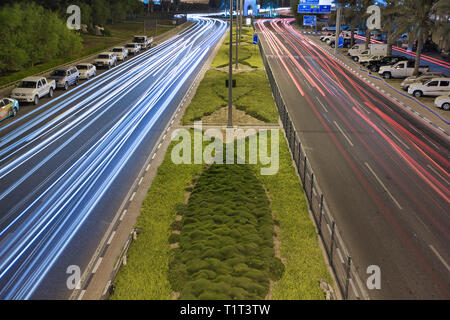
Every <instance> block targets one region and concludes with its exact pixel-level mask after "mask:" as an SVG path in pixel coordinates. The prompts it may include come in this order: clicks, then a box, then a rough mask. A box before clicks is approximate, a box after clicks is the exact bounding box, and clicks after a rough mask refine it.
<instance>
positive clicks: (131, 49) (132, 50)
mask: <svg viewBox="0 0 450 320" xmlns="http://www.w3.org/2000/svg"><path fill="white" fill-rule="evenodd" d="M125 48H127V50H128V53H129V54H133V55H135V54H137V53H139V51H141V46H140V45H139V44H137V43H127V44H126V45H125Z"/></svg>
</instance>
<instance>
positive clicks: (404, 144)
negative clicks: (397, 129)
mask: <svg viewBox="0 0 450 320" xmlns="http://www.w3.org/2000/svg"><path fill="white" fill-rule="evenodd" d="M385 129H386V130H387V131H388V132H389V133H390V134H391V135H392V136H393V137H394V138H395V139H397V140H398V142H400V143H401V144H402V145H403V146H404V147H405V148H406V149H408V150H409V147H408V145H407V144H406V143H404V142H403V141H402V140H400V138H399V137H397V136H396V135H395V134H394V133H393V132H392V131H391V130H389V129H388V128H385Z"/></svg>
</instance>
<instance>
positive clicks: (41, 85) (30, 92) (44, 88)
mask: <svg viewBox="0 0 450 320" xmlns="http://www.w3.org/2000/svg"><path fill="white" fill-rule="evenodd" d="M55 89H56V83H55V80H50V81H47V79H45V78H44V77H28V78H25V79H23V80H22V81H20V83H19V84H18V86H17V88H15V89H14V90H13V91H12V92H11V98H13V99H16V100H17V101H19V102H33V103H34V104H35V105H37V104H38V103H39V99H40V98H42V97H44V96H46V95H48V96H49V97H50V98H52V97H53V92H54V90H55Z"/></svg>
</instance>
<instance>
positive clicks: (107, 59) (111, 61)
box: [94, 52, 117, 69]
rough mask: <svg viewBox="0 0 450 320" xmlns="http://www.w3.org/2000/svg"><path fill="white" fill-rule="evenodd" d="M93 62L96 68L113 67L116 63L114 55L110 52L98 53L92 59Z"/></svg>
mask: <svg viewBox="0 0 450 320" xmlns="http://www.w3.org/2000/svg"><path fill="white" fill-rule="evenodd" d="M94 64H95V66H96V67H97V68H107V69H111V67H115V66H116V64H117V58H116V56H115V55H114V54H113V53H111V52H103V53H100V54H99V55H98V57H97V59H95V60H94Z"/></svg>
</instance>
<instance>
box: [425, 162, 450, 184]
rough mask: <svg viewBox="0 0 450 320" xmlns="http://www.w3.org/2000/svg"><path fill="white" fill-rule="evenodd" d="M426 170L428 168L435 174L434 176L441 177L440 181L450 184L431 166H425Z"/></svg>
mask: <svg viewBox="0 0 450 320" xmlns="http://www.w3.org/2000/svg"><path fill="white" fill-rule="evenodd" d="M427 166H428V168H430V169H431V170H432V171H433V172H434V173H436V175H438V176H439V177H441V179H442V180H444V181H445V183H447V184H450V182H448V180H447V179H445V178H444V177H443V176H442V175H441V174H440V173H439V172H437V171H436V169H434V168H433V167H432V166H430V165H429V164H427Z"/></svg>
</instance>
